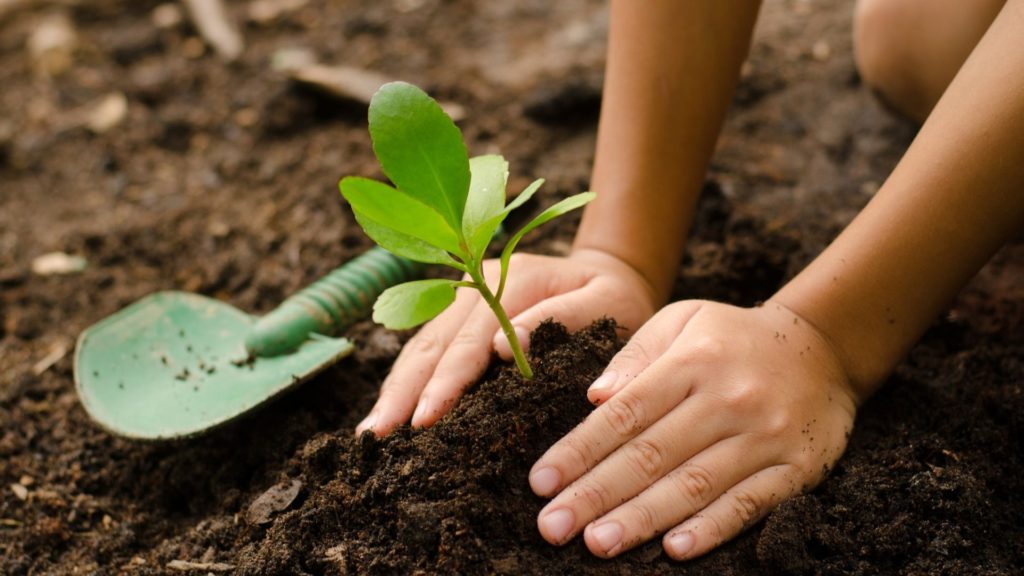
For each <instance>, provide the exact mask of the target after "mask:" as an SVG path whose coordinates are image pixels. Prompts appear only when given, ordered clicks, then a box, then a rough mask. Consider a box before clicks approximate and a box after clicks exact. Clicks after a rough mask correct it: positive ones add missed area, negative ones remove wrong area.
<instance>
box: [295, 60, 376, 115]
mask: <svg viewBox="0 0 1024 576" xmlns="http://www.w3.org/2000/svg"><path fill="white" fill-rule="evenodd" d="M291 76H292V79H293V80H295V81H296V82H299V83H301V84H306V85H308V86H312V87H314V88H318V89H320V90H322V91H324V92H326V93H328V94H330V95H332V96H336V97H338V98H341V99H343V100H351V101H354V102H358V103H360V104H364V105H367V106H368V105H369V104H370V99H371V98H373V95H374V93H376V92H377V89H378V88H380V87H381V86H383V85H384V84H387V83H388V82H390V81H391V78H389V77H387V76H384V75H383V74H379V73H377V72H373V71H372V70H364V69H362V68H355V67H352V66H325V65H323V64H311V65H309V66H303V67H301V68H296V69H294V70H292V74H291Z"/></svg>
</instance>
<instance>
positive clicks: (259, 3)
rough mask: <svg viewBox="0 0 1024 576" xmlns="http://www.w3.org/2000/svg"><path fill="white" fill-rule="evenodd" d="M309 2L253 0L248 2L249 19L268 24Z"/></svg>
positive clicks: (300, 0) (302, 0)
mask: <svg viewBox="0 0 1024 576" xmlns="http://www.w3.org/2000/svg"><path fill="white" fill-rule="evenodd" d="M306 4H309V0H254V1H253V2H252V3H251V4H249V20H252V21H253V22H256V23H258V24H270V23H272V22H274V21H275V20H278V19H279V18H281V17H282V16H285V15H287V14H288V13H290V12H295V11H296V10H299V9H300V8H302V7H304V6H305V5H306Z"/></svg>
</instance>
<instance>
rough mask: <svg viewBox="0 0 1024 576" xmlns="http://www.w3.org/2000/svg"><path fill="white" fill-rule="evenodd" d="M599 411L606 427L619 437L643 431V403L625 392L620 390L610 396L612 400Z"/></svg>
mask: <svg viewBox="0 0 1024 576" xmlns="http://www.w3.org/2000/svg"><path fill="white" fill-rule="evenodd" d="M600 410H601V411H602V412H603V414H604V417H605V420H606V422H607V424H608V426H609V427H610V428H611V429H612V431H613V432H615V433H616V434H618V435H619V436H622V437H628V436H632V435H633V434H635V433H636V432H638V431H639V430H641V429H643V422H644V419H643V414H644V407H643V402H642V401H641V400H640V398H638V397H637V396H635V395H634V394H631V393H629V392H628V391H627V390H622V391H620V392H619V393H618V394H616V395H615V396H612V399H611V400H610V401H609V402H608V403H607V404H605V405H604V407H602V408H600Z"/></svg>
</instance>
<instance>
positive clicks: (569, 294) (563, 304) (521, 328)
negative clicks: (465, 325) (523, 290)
mask: <svg viewBox="0 0 1024 576" xmlns="http://www.w3.org/2000/svg"><path fill="white" fill-rule="evenodd" d="M573 280H575V281H578V283H579V284H577V283H576V282H573V283H571V284H568V285H565V286H557V287H552V288H554V290H546V291H545V292H543V293H542V294H541V295H540V298H536V300H540V302H538V303H537V304H535V305H533V306H532V307H530V308H529V309H527V310H526V311H525V312H520V313H516V314H515V315H514V316H513V317H512V321H511V322H512V328H513V329H514V330H515V333H516V338H517V339H518V340H519V345H520V347H522V349H523V351H524V352H525V351H526V350H528V349H529V347H530V333H531V332H533V331H534V330H535V329H536V328H537V326H540V323H541V322H543V321H545V320H547V319H548V318H554V319H555V320H557V321H559V322H561V323H562V325H563V326H565V327H566V329H567V330H569V331H570V332H575V331H576V330H580V329H581V328H586V327H587V326H589V325H590V323H592V322H593V321H594V320H597V318H598V317H600V316H602V315H604V314H605V312H604V311H605V310H606V309H607V306H605V305H604V304H603V303H601V302H600V300H599V299H598V298H597V297H596V295H595V294H594V293H593V291H591V290H588V289H587V288H588V286H589V284H583V282H584V280H583V279H582V278H573ZM595 304H598V305H597V306H595ZM595 311H597V312H596V313H595ZM510 314H512V313H511V312H510ZM493 342H494V351H495V352H497V353H498V356H499V357H501V359H503V360H506V361H508V360H511V359H512V346H510V345H509V343H508V338H507V337H506V336H505V333H504V332H502V331H500V330H498V331H497V333H496V334H494V335H493Z"/></svg>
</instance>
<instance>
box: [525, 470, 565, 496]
mask: <svg viewBox="0 0 1024 576" xmlns="http://www.w3.org/2000/svg"><path fill="white" fill-rule="evenodd" d="M561 479H562V475H561V474H559V473H558V470H555V469H554V468H541V469H540V470H537V471H536V472H534V473H533V474H530V487H531V488H533V491H534V493H536V494H537V495H538V496H551V495H552V494H554V493H555V490H558V483H559V481H560V480H561Z"/></svg>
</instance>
